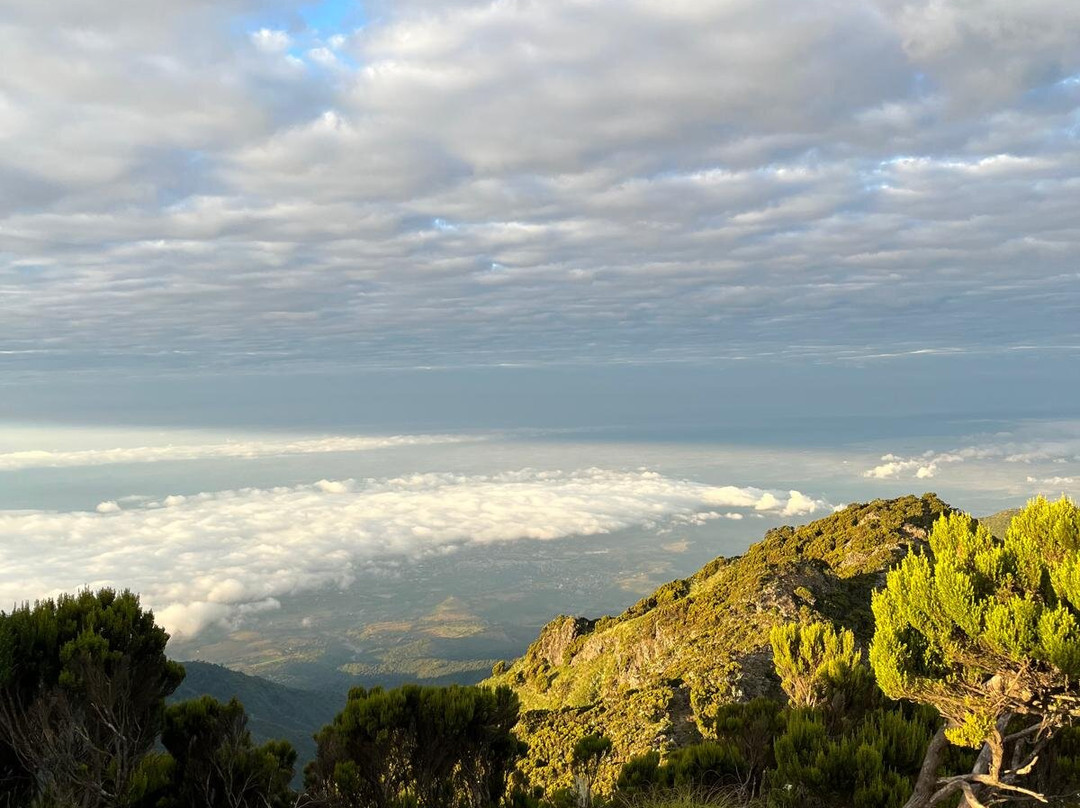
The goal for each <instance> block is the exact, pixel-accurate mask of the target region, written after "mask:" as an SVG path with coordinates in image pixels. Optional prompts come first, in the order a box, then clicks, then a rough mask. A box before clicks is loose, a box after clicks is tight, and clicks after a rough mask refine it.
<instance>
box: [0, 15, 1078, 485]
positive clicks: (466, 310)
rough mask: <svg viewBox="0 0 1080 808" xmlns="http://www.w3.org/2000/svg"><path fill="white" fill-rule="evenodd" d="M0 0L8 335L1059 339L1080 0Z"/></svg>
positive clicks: (0, 279)
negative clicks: (242, 23) (354, 21)
mask: <svg viewBox="0 0 1080 808" xmlns="http://www.w3.org/2000/svg"><path fill="white" fill-rule="evenodd" d="M8 5H9V6H12V8H10V9H5V11H7V12H8V13H7V15H6V18H5V25H4V26H2V27H0V145H2V146H3V148H0V295H2V296H3V299H4V304H5V306H4V318H3V319H2V322H0V350H2V351H3V352H4V353H3V354H2V361H3V362H4V363H5V367H7V366H8V365H9V364H10V365H12V366H15V367H18V368H32V369H36V370H39V371H40V370H44V369H51V368H56V367H63V368H68V369H71V368H80V369H83V368H89V367H94V368H98V367H104V368H116V367H121V368H127V367H130V366H132V365H136V366H140V367H147V366H151V365H152V366H153V367H155V368H163V369H185V368H190V367H196V368H201V369H204V368H214V369H220V370H224V371H226V372H227V371H228V369H230V368H233V367H235V366H251V365H256V366H262V365H267V364H272V365H277V364H281V363H292V364H293V365H294V366H295V365H300V366H305V367H306V366H309V365H318V364H320V363H326V364H339V365H342V366H348V367H355V366H357V365H358V364H365V365H374V366H380V367H382V366H394V367H401V366H416V365H423V366H445V365H448V364H470V363H471V364H497V363H503V362H526V361H528V362H555V361H567V360H579V359H580V358H581V346H582V345H583V344H586V345H588V346H590V350H589V355H588V358H590V359H591V360H592V361H604V360H606V359H641V358H642V357H645V358H650V359H651V358H656V357H657V349H656V347H655V346H658V345H661V344H662V345H664V346H666V347H665V350H666V351H670V352H671V353H670V354H667V353H663V352H660V358H663V357H664V356H669V355H675V356H678V357H680V358H681V359H682V358H691V359H693V358H709V357H714V356H716V354H717V353H718V352H721V351H727V352H730V353H732V354H735V355H745V354H753V353H759V354H770V355H775V354H776V353H777V352H787V353H791V352H796V351H798V350H800V349H798V348H796V347H794V346H814V348H813V349H814V350H815V351H817V352H819V353H820V354H821V355H822V356H824V357H826V358H831V359H836V358H838V357H844V356H847V357H850V356H856V357H866V356H870V355H878V356H883V355H892V356H901V355H903V356H912V355H924V354H925V355H933V354H939V353H941V352H947V351H949V350H970V349H973V348H987V349H996V350H1006V349H1008V348H1010V347H1013V346H1014V342H1013V340H1019V336H1018V335H1020V334H1022V335H1023V339H1024V344H1025V345H1033V346H1036V347H1043V348H1045V347H1048V346H1062V345H1065V344H1066V343H1067V342H1068V340H1067V337H1066V335H1064V334H1063V332H1062V331H1061V328H1060V323H1061V322H1070V320H1069V318H1070V316H1071V315H1072V313H1073V311H1074V309H1075V302H1076V284H1075V265H1074V260H1075V259H1074V257H1075V255H1076V252H1077V247H1078V244H1080V233H1078V232H1077V229H1076V227H1075V211H1076V210H1077V208H1078V207H1080V185H1077V183H1075V182H1074V181H1073V179H1072V178H1074V177H1075V176H1077V173H1078V171H1080V161H1078V157H1077V150H1076V148H1075V137H1074V134H1073V133H1074V131H1075V126H1076V111H1077V108H1078V106H1080V85H1078V84H1075V83H1073V82H1069V81H1064V79H1066V78H1067V77H1068V76H1075V75H1077V74H1080V33H1078V31H1080V22H1078V19H1077V17H1078V15H1080V10H1078V9H1080V5H1078V4H1076V3H1075V2H1069V1H1068V0H1025V2H1014V1H1013V0H910V1H909V0H728V1H727V2H705V1H701V2H689V1H686V2H683V1H679V2H676V1H675V0H591V1H590V2H581V0H550V1H549V2H494V3H490V2H489V3H458V2H446V3H437V4H436V3H431V2H426V1H425V0H409V1H408V2H397V3H393V4H387V9H386V12H385V13H381V12H380V13H378V14H374V13H373V14H372V15H371V18H370V20H369V21H368V23H367V24H366V25H365V26H364V28H363V29H362V30H361V31H358V32H351V33H348V34H346V33H345V32H337V33H333V32H329V31H327V32H320V33H319V35H318V37H316V36H315V35H313V34H310V33H309V34H305V33H303V32H301V31H299V30H297V31H293V30H291V29H290V31H284V30H280V29H279V28H277V27H257V30H254V31H253V32H251V33H250V35H238V34H237V33H236V30H237V28H236V26H237V21H238V20H240V19H245V20H247V19H252V18H255V19H257V20H271V19H281V18H283V17H282V15H283V14H285V13H287V12H288V11H289V8H288V7H289V6H290V5H292V4H289V3H286V2H284V0H266V1H265V2H258V3H256V2H254V0H222V2H219V3H207V2H198V3H175V2H174V3H166V2H163V0H146V2H143V3H139V4H131V3H127V4H117V3H111V4H110V3H105V2H82V1H81V0H49V1H48V2H36V3H29V2H27V3H18V4H11V3H9V4H8ZM136 5H137V6H138V8H137V9H136V8H134V6H136ZM16 6H17V8H16ZM261 24H262V23H261V22H256V23H254V25H255V26H258V25H261ZM267 25H268V26H269V23H267ZM294 53H295V54H303V55H302V56H295V55H293V54H294ZM72 65H77V66H78V69H72ZM793 65H796V66H797V67H798V69H792V66H793ZM308 66H314V67H316V68H318V69H307V67H308ZM326 68H330V69H326ZM463 111H467V113H468V114H463ZM435 222H442V223H443V226H437V225H435V224H434V223H435ZM1017 267H1023V272H1018V271H1017V269H1016V268H1017ZM1001 322H1010V323H1013V324H1015V325H1016V327H1015V328H1010V329H1002V328H1000V325H999V324H1000V323H1001ZM718 346H724V347H723V348H721V347H718ZM88 360H92V361H88ZM918 468H921V467H915V468H913V469H912V471H913V472H917V470H918ZM925 468H926V474H931V473H933V471H934V470H933V469H932V468H931V467H929V466H925Z"/></svg>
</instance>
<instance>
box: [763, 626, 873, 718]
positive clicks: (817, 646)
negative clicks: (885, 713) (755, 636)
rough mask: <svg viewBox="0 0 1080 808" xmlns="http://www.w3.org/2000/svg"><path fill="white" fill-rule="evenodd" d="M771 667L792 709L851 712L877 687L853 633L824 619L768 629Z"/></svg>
mask: <svg viewBox="0 0 1080 808" xmlns="http://www.w3.org/2000/svg"><path fill="white" fill-rule="evenodd" d="M769 641H770V643H771V645H772V652H773V665H774V666H775V668H776V673H777V675H778V676H779V677H780V686H781V687H782V688H783V689H784V692H785V693H786V694H787V696H788V699H789V700H790V701H791V705H792V706H793V707H819V706H828V707H831V708H832V709H833V710H834V711H835V712H842V711H844V710H850V709H851V708H852V707H854V706H855V705H857V704H859V703H866V702H869V701H872V700H873V695H872V694H873V692H874V691H876V690H877V687H876V686H875V685H874V682H873V677H872V676H871V675H870V671H869V670H868V669H867V667H866V666H865V665H864V664H863V656H862V651H860V650H858V649H857V648H856V647H855V635H854V634H853V633H852V632H851V631H848V630H846V629H843V630H841V631H837V630H836V629H835V628H834V627H833V626H832V624H830V623H825V622H814V623H798V622H792V623H786V624H784V625H779V626H775V627H774V628H773V629H772V631H771V632H770V633H769Z"/></svg>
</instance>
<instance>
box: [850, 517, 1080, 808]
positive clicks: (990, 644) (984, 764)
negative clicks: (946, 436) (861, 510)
mask: <svg viewBox="0 0 1080 808" xmlns="http://www.w3.org/2000/svg"><path fill="white" fill-rule="evenodd" d="M873 611H874V617H875V621H876V631H875V635H874V641H873V645H872V647H871V651H870V661H871V664H872V666H873V669H874V672H875V673H876V675H877V679H878V682H879V684H880V685H881V688H882V689H883V690H884V691H885V693H886V694H887V695H889V696H890V697H892V698H904V699H911V700H913V701H916V702H921V703H923V704H929V705H931V706H933V707H934V708H936V709H937V710H938V711H939V712H940V713H941V715H942V716H943V717H944V719H945V726H944V727H942V729H941V730H940V731H939V732H938V733H937V735H935V737H934V740H933V742H932V743H931V744H930V748H929V749H928V751H927V756H926V759H925V760H924V765H923V769H922V772H921V774H920V777H919V780H918V782H917V784H916V787H915V792H914V793H913V795H912V797H911V799H910V800H909V802H908V803H907V805H908V806H909V807H910V808H923V807H924V806H932V805H936V804H938V803H941V802H943V801H944V800H946V799H948V798H951V797H952V796H953V795H955V794H958V793H959V794H961V795H962V799H963V800H964V801H965V802H966V804H968V805H970V806H977V805H981V804H985V802H987V801H997V800H1000V799H1003V798H1006V797H1012V798H1015V797H1021V796H1027V797H1032V798H1041V796H1040V795H1038V794H1036V793H1035V792H1033V791H1032V790H1031V789H1030V788H1028V787H1027V786H1025V785H1022V783H1024V782H1026V781H1025V780H1024V777H1025V775H1026V774H1028V773H1030V772H1031V771H1032V769H1033V768H1034V767H1035V765H1036V763H1037V761H1038V759H1039V755H1040V753H1041V752H1042V750H1043V749H1044V747H1046V745H1047V744H1048V743H1049V741H1050V740H1051V739H1052V737H1053V736H1054V735H1055V733H1056V732H1057V731H1058V730H1059V729H1060V728H1061V727H1063V726H1065V725H1067V724H1069V723H1070V721H1071V720H1072V718H1073V717H1074V716H1075V715H1077V714H1078V712H1080V688H1078V686H1077V680H1078V678H1080V509H1078V508H1077V507H1076V505H1074V504H1073V503H1072V502H1071V501H1069V500H1068V499H1065V498H1062V499H1061V500H1059V501H1057V502H1054V503H1050V502H1047V501H1046V500H1045V499H1043V498H1041V497H1039V498H1037V499H1034V500H1032V501H1031V502H1030V503H1028V505H1027V507H1026V508H1024V509H1023V510H1022V511H1021V512H1020V513H1019V514H1017V516H1016V517H1015V518H1014V519H1013V521H1012V523H1011V524H1010V526H1009V528H1008V530H1007V531H1006V534H1005V538H1004V540H1003V541H999V540H997V539H995V538H994V537H993V536H992V535H991V534H990V532H989V531H988V530H986V528H985V527H983V526H981V525H979V524H978V523H977V522H975V521H974V520H973V519H971V518H970V517H969V516H966V515H963V514H952V515H948V516H944V517H942V518H941V519H940V520H938V522H937V523H936V524H935V525H934V528H933V531H932V532H931V535H930V552H929V553H919V554H913V555H910V556H908V557H907V558H906V559H904V560H903V561H902V562H901V564H900V565H899V566H898V567H897V568H896V569H895V570H893V571H892V572H890V573H889V575H888V581H887V585H886V587H885V589H884V590H882V591H881V592H879V593H878V594H876V595H875V596H874V600H873ZM949 742H952V743H955V744H960V745H964V746H969V747H973V748H981V750H982V751H981V752H980V754H979V756H978V758H977V760H976V763H975V766H974V768H973V770H972V771H971V772H970V773H968V774H963V775H956V776H951V777H942V776H939V768H940V761H941V757H942V755H943V754H944V752H945V750H946V748H947V746H948V743H949Z"/></svg>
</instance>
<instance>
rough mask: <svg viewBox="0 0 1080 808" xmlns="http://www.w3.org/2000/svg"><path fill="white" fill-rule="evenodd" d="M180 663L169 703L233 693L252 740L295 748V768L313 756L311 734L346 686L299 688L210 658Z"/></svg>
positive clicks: (340, 702)
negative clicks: (278, 742)
mask: <svg viewBox="0 0 1080 808" xmlns="http://www.w3.org/2000/svg"><path fill="white" fill-rule="evenodd" d="M183 665H184V670H185V671H187V675H186V676H185V677H184V681H183V683H182V684H181V685H180V687H179V688H178V689H177V690H176V692H175V693H173V695H172V697H171V698H170V699H169V701H170V702H177V701H184V700H185V699H192V698H198V697H199V696H213V697H214V698H215V699H218V700H219V701H228V700H229V699H231V698H233V697H236V698H237V699H239V700H240V701H241V702H242V703H243V705H244V709H245V710H246V711H247V714H248V719H249V721H248V728H249V729H250V730H251V735H252V737H253V738H254V739H255V741H256V742H258V743H262V742H264V741H268V740H271V739H274V738H281V739H284V740H286V741H289V742H290V743H291V744H292V745H293V746H294V747H295V748H296V752H297V770H298V773H299V770H301V769H302V768H303V766H304V764H305V763H307V762H308V761H309V760H311V759H312V758H314V757H315V741H314V739H313V738H312V735H313V734H314V733H315V732H317V731H318V730H319V729H321V728H322V727H323V726H324V725H326V724H328V723H330V721H331V720H332V719H333V717H334V715H336V714H337V713H338V712H340V711H341V709H342V708H343V707H344V706H345V691H344V690H342V691H341V692H340V693H338V692H331V691H327V692H320V691H310V690H297V689H295V688H291V687H285V686H284V685H279V684H277V683H276V682H271V681H269V680H268V679H261V678H259V677H258V676H248V675H247V674H246V673H240V672H239V671H234V670H230V669H229V668H225V667H222V666H221V665H212V664H210V663H208V662H184V663H183Z"/></svg>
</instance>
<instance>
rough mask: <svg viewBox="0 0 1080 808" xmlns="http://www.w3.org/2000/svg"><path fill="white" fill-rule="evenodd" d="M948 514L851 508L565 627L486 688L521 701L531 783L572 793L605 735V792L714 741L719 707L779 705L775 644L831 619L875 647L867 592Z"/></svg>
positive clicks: (911, 503)
mask: <svg viewBox="0 0 1080 808" xmlns="http://www.w3.org/2000/svg"><path fill="white" fill-rule="evenodd" d="M950 510H951V509H950V508H949V506H948V505H946V504H945V503H944V502H942V501H941V500H940V499H939V498H938V497H937V496H936V495H934V494H926V495H924V496H922V497H915V496H907V497H902V498H900V499H894V500H876V501H874V502H870V503H868V504H857V505H851V506H849V507H847V508H845V509H844V510H842V511H840V512H838V513H834V514H832V515H831V516H828V517H826V518H824V519H820V520H818V521H816V522H813V523H811V524H808V525H805V526H803V527H798V528H793V527H781V528H777V529H774V530H770V531H769V532H768V533H766V535H765V537H764V539H763V540H762V541H760V542H758V543H757V544H754V545H753V546H751V547H750V548H749V549H748V550H747V551H746V553H745V554H743V555H742V556H739V557H736V558H730V559H725V558H717V559H716V560H714V561H712V562H710V563H709V564H707V565H706V566H705V567H704V568H703V569H701V570H700V571H699V572H697V573H696V574H695V575H693V576H691V577H690V578H686V579H684V580H677V581H672V582H671V583H668V584H666V585H664V586H662V587H661V588H660V589H658V590H656V592H654V593H653V594H652V595H650V596H648V597H646V598H644V599H643V600H641V601H639V602H638V603H636V604H635V605H634V606H631V607H630V608H629V609H627V610H626V611H625V612H624V613H623V614H621V615H619V616H618V617H602V618H600V619H598V620H590V619H586V618H582V617H567V616H562V617H557V618H555V619H554V620H552V621H551V622H550V623H549V624H548V625H547V626H546V627H545V628H544V629H543V630H542V631H541V632H540V636H539V637H538V639H537V640H536V641H535V642H534V643H533V644H532V645H531V646H530V647H529V649H528V650H527V651H526V653H525V655H524V656H523V657H521V658H520V659H518V660H517V661H515V662H513V663H512V664H506V663H500V664H498V665H496V666H495V669H494V670H493V672H492V673H493V676H492V678H491V679H489V680H488V682H487V684H490V685H498V684H505V685H509V686H511V687H512V688H513V689H514V690H515V691H516V692H517V693H518V695H519V696H520V698H521V700H522V706H523V709H524V710H525V711H526V712H525V713H524V714H523V716H522V719H521V722H520V725H519V728H518V729H519V734H520V735H521V737H522V738H523V740H525V741H526V742H527V743H528V744H529V753H528V757H527V760H526V761H525V763H524V766H523V768H524V769H525V772H526V774H527V775H528V776H529V777H530V779H531V780H532V781H533V782H534V783H538V784H542V785H544V786H546V787H549V788H550V787H559V786H569V785H570V783H571V780H570V775H569V768H570V767H569V756H570V751H571V749H572V747H573V745H574V742H575V740H576V739H577V738H579V737H581V736H583V735H586V734H589V733H591V732H602V733H603V734H605V735H607V736H608V737H609V738H611V740H612V741H613V742H614V749H615V755H613V756H612V758H611V759H610V761H609V763H608V764H607V766H606V767H605V770H604V771H603V772H602V773H601V778H600V783H601V785H602V786H603V785H604V784H605V783H607V784H610V782H611V781H612V780H613V779H614V777H615V775H616V772H617V769H618V765H619V764H620V763H621V762H622V761H624V760H625V759H626V758H628V757H630V756H631V755H636V754H642V753H644V752H647V751H650V750H654V749H666V748H672V747H675V746H679V745H682V744H685V743H689V742H693V741H696V740H700V739H701V738H702V737H708V735H709V732H710V720H711V717H712V715H713V710H714V709H715V707H716V706H717V705H718V704H721V703H724V702H727V701H732V700H744V699H750V698H753V697H755V696H760V695H765V696H776V697H780V695H781V694H780V690H779V683H778V681H777V679H776V677H775V674H774V673H773V668H772V659H771V650H770V648H769V640H768V635H769V630H770V629H771V628H772V627H773V626H775V625H777V624H779V623H783V622H786V621H789V620H792V619H800V620H813V619H828V620H832V621H834V622H836V623H838V624H841V625H843V626H846V627H848V628H851V629H852V630H853V631H854V632H855V633H856V635H857V637H859V639H860V641H862V642H863V643H866V642H868V641H869V638H870V634H871V633H872V630H873V618H872V615H871V613H870V594H871V592H872V591H873V590H874V589H875V588H876V587H877V586H879V585H881V584H882V583H883V582H884V576H885V571H886V570H888V569H889V567H891V566H892V565H893V564H895V563H896V562H897V561H898V560H899V559H900V558H902V557H903V556H904V555H905V554H906V553H908V552H910V551H911V550H912V549H913V548H917V547H920V546H922V545H923V544H924V543H925V540H926V537H927V535H928V533H929V530H930V528H931V526H932V524H933V523H934V521H935V520H936V519H937V518H938V517H939V516H940V515H942V514H943V513H947V512H949V511H950Z"/></svg>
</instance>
